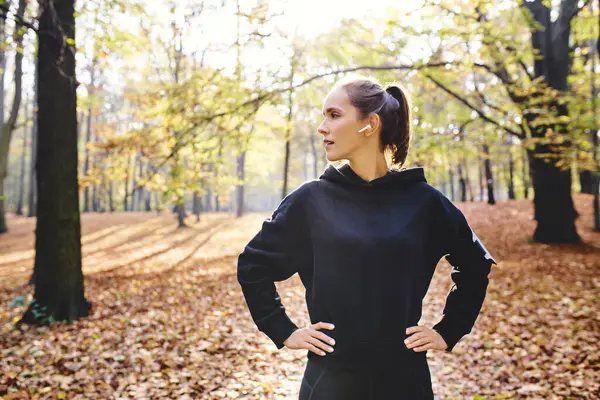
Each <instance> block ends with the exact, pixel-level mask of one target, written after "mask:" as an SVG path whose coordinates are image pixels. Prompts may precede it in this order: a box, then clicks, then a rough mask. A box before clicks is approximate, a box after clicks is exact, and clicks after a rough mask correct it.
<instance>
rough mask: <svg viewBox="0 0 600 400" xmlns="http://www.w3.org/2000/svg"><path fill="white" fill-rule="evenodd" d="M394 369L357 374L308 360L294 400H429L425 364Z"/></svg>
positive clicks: (428, 380) (428, 381)
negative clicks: (296, 398)
mask: <svg viewBox="0 0 600 400" xmlns="http://www.w3.org/2000/svg"><path fill="white" fill-rule="evenodd" d="M423 361H424V362H418V363H415V364H416V365H410V366H406V367H402V368H398V369H393V370H392V369H387V370H369V371H368V372H358V371H351V370H346V369H340V368H338V367H330V366H326V365H324V364H323V363H322V362H321V360H319V359H318V358H309V359H308V362H307V364H306V369H305V370H304V376H303V377H302V383H301V384H300V394H299V397H298V400H404V399H406V400H433V398H434V397H433V390H432V387H431V375H430V373H429V366H428V365H427V360H423Z"/></svg>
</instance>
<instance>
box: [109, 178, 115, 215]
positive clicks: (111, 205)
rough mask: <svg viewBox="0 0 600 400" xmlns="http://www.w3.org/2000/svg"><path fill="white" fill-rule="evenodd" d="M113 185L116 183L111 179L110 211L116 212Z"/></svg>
mask: <svg viewBox="0 0 600 400" xmlns="http://www.w3.org/2000/svg"><path fill="white" fill-rule="evenodd" d="M113 186H114V183H113V182H112V181H110V182H109V183H108V209H109V210H110V212H115V203H114V198H113Z"/></svg>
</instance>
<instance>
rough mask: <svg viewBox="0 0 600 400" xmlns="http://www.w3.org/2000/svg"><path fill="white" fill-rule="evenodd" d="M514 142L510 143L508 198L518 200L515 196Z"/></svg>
mask: <svg viewBox="0 0 600 400" xmlns="http://www.w3.org/2000/svg"><path fill="white" fill-rule="evenodd" d="M511 142H512V140H509V142H508V198H509V199H510V200H514V199H516V196H515V162H514V160H513V154H512V144H511Z"/></svg>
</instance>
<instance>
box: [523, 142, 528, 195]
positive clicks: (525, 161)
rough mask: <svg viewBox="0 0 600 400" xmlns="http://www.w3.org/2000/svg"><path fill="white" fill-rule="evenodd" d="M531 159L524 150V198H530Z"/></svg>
mask: <svg viewBox="0 0 600 400" xmlns="http://www.w3.org/2000/svg"><path fill="white" fill-rule="evenodd" d="M528 165H529V157H528V156H527V150H525V148H523V198H524V199H528V198H529V168H527V167H528Z"/></svg>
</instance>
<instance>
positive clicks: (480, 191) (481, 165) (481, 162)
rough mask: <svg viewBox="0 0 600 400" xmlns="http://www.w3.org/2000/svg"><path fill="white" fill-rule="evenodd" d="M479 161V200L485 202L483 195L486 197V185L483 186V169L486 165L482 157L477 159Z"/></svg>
mask: <svg viewBox="0 0 600 400" xmlns="http://www.w3.org/2000/svg"><path fill="white" fill-rule="evenodd" d="M477 160H478V161H479V162H478V163H477V165H478V168H477V169H478V170H479V200H480V201H483V195H484V193H485V192H484V185H483V169H484V166H485V163H484V162H483V160H482V159H481V155H479V156H478V157H477Z"/></svg>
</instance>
